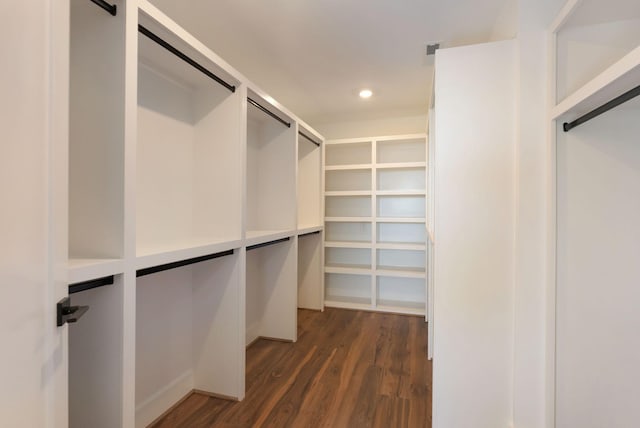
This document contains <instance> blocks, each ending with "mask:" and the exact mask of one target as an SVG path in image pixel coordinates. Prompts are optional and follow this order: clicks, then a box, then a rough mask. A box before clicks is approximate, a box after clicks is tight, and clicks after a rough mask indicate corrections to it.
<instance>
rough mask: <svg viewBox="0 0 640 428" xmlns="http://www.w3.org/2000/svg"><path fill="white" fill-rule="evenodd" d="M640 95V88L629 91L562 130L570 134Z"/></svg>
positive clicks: (566, 125) (563, 125)
mask: <svg viewBox="0 0 640 428" xmlns="http://www.w3.org/2000/svg"><path fill="white" fill-rule="evenodd" d="M638 95H640V86H636V87H635V88H633V89H631V90H630V91H627V92H625V93H624V94H622V95H620V96H617V97H616V98H614V99H612V100H611V101H609V102H608V103H606V104H603V105H601V106H600V107H598V108H597V109H594V110H592V111H590V112H589V113H587V114H585V115H584V116H581V117H579V118H577V119H576V120H574V121H573V122H569V123H567V122H565V123H563V124H562V129H563V130H564V132H568V131H570V130H571V129H573V128H575V127H576V126H579V125H582V124H583V123H585V122H588V121H590V120H591V119H593V118H594V117H597V116H600V115H601V114H602V113H605V112H607V111H609V110H611V109H612V108H614V107H618V106H619V105H620V104H623V103H626V102H627V101H629V100H631V99H633V98H635V97H637V96H638Z"/></svg>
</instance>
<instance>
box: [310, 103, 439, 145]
mask: <svg viewBox="0 0 640 428" xmlns="http://www.w3.org/2000/svg"><path fill="white" fill-rule="evenodd" d="M313 126H314V127H315V129H317V130H318V132H319V133H321V134H322V135H323V136H324V137H325V138H326V139H327V140H331V139H339V138H359V137H368V136H374V135H401V134H422V133H425V132H427V111H426V110H425V112H424V114H422V113H413V114H407V115H399V116H387V117H381V118H378V119H375V120H373V119H370V120H350V121H344V122H326V123H314V124H313Z"/></svg>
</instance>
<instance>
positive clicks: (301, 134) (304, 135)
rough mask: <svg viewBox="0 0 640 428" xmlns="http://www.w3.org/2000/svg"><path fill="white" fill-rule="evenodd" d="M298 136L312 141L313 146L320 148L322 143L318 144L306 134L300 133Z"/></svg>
mask: <svg viewBox="0 0 640 428" xmlns="http://www.w3.org/2000/svg"><path fill="white" fill-rule="evenodd" d="M298 134H299V135H300V136H302V137H304V138H306V139H307V140H309V141H311V142H312V143H313V144H315V145H316V146H318V147H320V143H318V142H317V141H316V140H314V139H313V138H311V137H309V136H308V135H307V134H305V133H304V132H302V131H298Z"/></svg>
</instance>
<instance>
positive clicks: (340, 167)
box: [324, 163, 373, 171]
mask: <svg viewBox="0 0 640 428" xmlns="http://www.w3.org/2000/svg"><path fill="white" fill-rule="evenodd" d="M372 168H373V165H372V164H370V163H361V164H350V165H327V166H325V167H324V169H325V171H345V170H352V169H372Z"/></svg>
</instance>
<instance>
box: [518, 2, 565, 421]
mask: <svg viewBox="0 0 640 428" xmlns="http://www.w3.org/2000/svg"><path fill="white" fill-rule="evenodd" d="M518 3H519V4H518V20H517V21H518V36H517V42H518V51H519V54H518V71H517V76H518V80H519V84H518V89H517V99H518V106H517V109H518V139H517V148H516V159H515V162H516V180H517V181H516V183H517V189H518V190H517V200H516V276H515V317H514V328H515V339H514V340H515V343H514V345H515V348H514V426H515V427H518V428H533V427H543V426H545V423H546V421H547V420H548V418H549V417H550V415H551V414H552V412H553V408H552V405H551V406H550V405H549V403H547V393H548V392H549V391H550V390H549V389H548V388H549V386H550V385H549V381H550V380H551V379H549V378H548V376H547V368H548V367H547V364H546V358H547V352H548V351H549V350H548V349H547V339H546V331H547V330H546V329H547V325H546V321H547V289H548V286H549V279H550V278H551V277H550V276H549V275H550V272H551V270H550V269H552V266H550V259H549V254H548V250H549V239H548V237H549V232H550V230H551V228H552V224H551V219H550V217H549V215H550V212H549V210H550V197H551V189H550V187H549V178H550V171H551V165H550V162H551V157H550V152H549V150H550V146H549V143H548V141H549V138H548V126H547V116H546V106H547V94H548V83H549V82H548V67H549V62H548V61H549V59H548V52H547V49H548V44H547V31H546V29H547V27H548V25H549V23H550V22H551V21H552V19H553V17H554V15H555V13H556V12H557V11H558V9H559V8H560V7H561V6H562V4H563V3H564V1H563V0H544V1H536V2H532V1H530V0H520V1H519V2H518ZM549 310H551V311H553V308H549Z"/></svg>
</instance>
